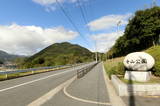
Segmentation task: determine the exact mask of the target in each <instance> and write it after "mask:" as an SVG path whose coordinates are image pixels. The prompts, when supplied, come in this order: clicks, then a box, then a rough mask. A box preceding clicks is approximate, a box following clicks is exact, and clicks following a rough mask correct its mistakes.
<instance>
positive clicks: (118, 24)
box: [117, 21, 121, 35]
mask: <svg viewBox="0 0 160 106" xmlns="http://www.w3.org/2000/svg"><path fill="white" fill-rule="evenodd" d="M120 24H121V21H118V23H117V35H118V34H119V26H120Z"/></svg>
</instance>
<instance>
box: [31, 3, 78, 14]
mask: <svg viewBox="0 0 160 106" xmlns="http://www.w3.org/2000/svg"><path fill="white" fill-rule="evenodd" d="M32 1H33V2H35V3H37V4H40V5H42V6H44V7H45V10H46V11H47V12H50V11H54V10H56V3H57V1H58V2H59V3H65V2H68V3H75V2H76V1H77V0H57V1H56V0H32Z"/></svg>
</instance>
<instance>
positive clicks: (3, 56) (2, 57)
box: [0, 50, 20, 62]
mask: <svg viewBox="0 0 160 106" xmlns="http://www.w3.org/2000/svg"><path fill="white" fill-rule="evenodd" d="M17 57H20V56H18V55H12V54H9V53H7V52H5V51H2V50H0V61H3V62H5V61H11V60H13V59H15V58H17Z"/></svg>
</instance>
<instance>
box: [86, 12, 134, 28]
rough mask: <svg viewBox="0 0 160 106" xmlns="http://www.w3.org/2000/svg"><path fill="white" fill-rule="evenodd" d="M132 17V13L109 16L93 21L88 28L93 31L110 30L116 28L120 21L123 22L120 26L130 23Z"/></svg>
mask: <svg viewBox="0 0 160 106" xmlns="http://www.w3.org/2000/svg"><path fill="white" fill-rule="evenodd" d="M131 16H132V14H131V13H128V14H124V15H107V16H103V17H101V18H99V19H96V20H94V21H91V22H90V23H88V26H89V28H90V30H92V31H97V30H104V29H110V28H112V27H116V26H117V23H118V22H119V21H121V24H120V25H126V24H127V23H128V19H129V17H131Z"/></svg>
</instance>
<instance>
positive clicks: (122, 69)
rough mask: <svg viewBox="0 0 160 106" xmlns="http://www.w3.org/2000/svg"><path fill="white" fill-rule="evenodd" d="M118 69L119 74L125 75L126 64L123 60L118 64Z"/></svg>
mask: <svg viewBox="0 0 160 106" xmlns="http://www.w3.org/2000/svg"><path fill="white" fill-rule="evenodd" d="M116 70H117V75H124V73H125V67H124V64H123V63H122V62H119V63H118V65H117V66H116Z"/></svg>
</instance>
